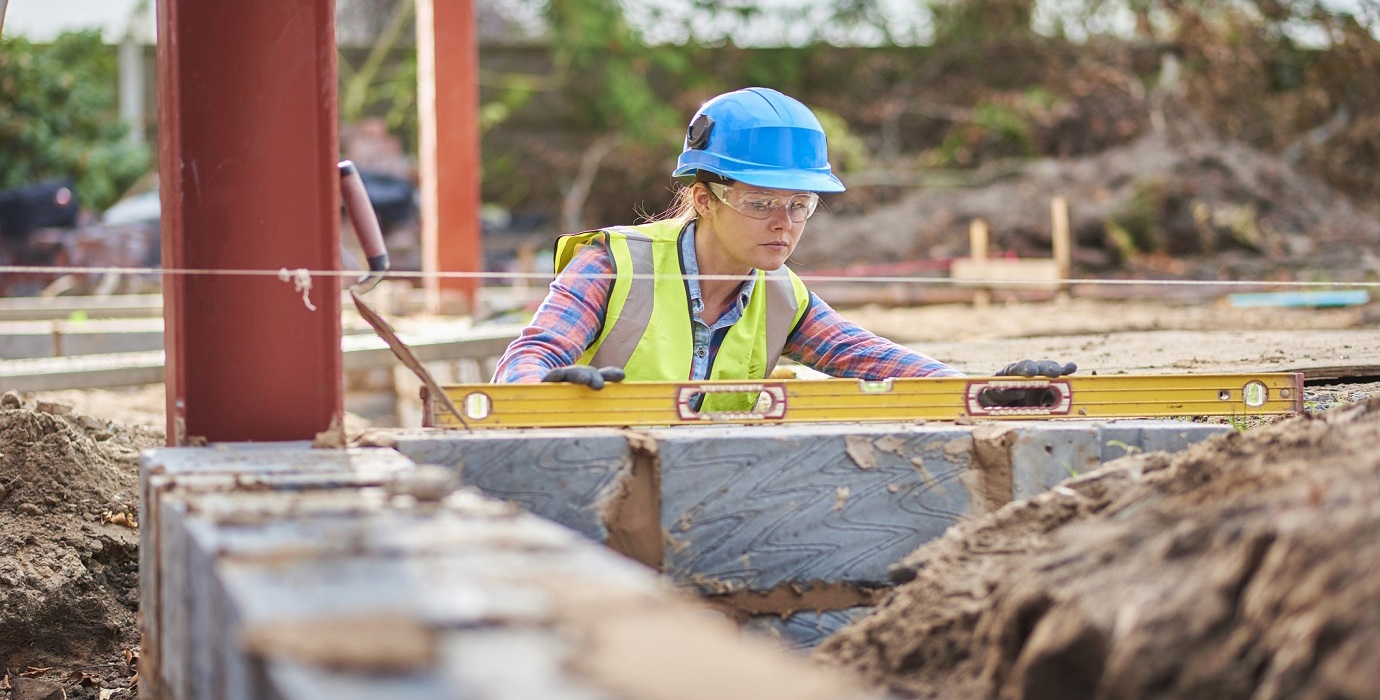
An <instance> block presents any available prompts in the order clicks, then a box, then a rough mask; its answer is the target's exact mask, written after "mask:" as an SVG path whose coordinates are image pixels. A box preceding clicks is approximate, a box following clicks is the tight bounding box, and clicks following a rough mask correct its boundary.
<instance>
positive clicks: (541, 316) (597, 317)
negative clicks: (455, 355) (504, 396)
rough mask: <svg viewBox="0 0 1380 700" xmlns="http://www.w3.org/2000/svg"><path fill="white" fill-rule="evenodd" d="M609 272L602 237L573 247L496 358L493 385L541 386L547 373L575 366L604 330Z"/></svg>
mask: <svg viewBox="0 0 1380 700" xmlns="http://www.w3.org/2000/svg"><path fill="white" fill-rule="evenodd" d="M612 273H613V258H612V256H610V255H609V251H608V246H607V244H606V243H605V242H604V240H603V238H602V237H599V238H595V239H593V240H591V241H590V242H588V243H585V244H584V245H581V246H580V247H579V248H576V250H575V255H574V257H573V258H572V259H571V261H570V264H569V265H566V267H565V269H564V270H562V271H561V274H560V275H559V276H557V277H556V279H555V280H554V281H553V282H552V283H551V289H550V291H549V292H547V294H546V298H545V299H543V300H542V302H541V306H539V307H538V308H537V313H536V315H535V316H533V317H532V323H531V324H530V325H528V326H527V327H526V328H524V329H522V334H521V335H519V336H518V338H517V340H514V341H513V342H512V343H510V344H509V345H508V349H507V350H506V351H504V353H503V357H501V358H499V361H498V370H497V371H495V372H494V379H493V381H494V383H496V384H508V383H514V382H539V381H541V379H542V377H544V376H546V373H547V372H549V371H551V370H553V369H555V368H557V367H567V366H569V365H573V364H575V361H576V360H578V359H580V356H581V355H583V354H584V352H585V348H587V347H589V345H590V344H591V343H593V342H594V339H595V338H597V337H598V335H599V330H600V328H602V327H603V324H604V310H605V307H606V306H607V304H608V298H609V291H610V290H611V289H612V288H613V277H612Z"/></svg>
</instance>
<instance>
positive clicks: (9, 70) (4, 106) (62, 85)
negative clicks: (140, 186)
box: [0, 32, 151, 210]
mask: <svg viewBox="0 0 1380 700" xmlns="http://www.w3.org/2000/svg"><path fill="white" fill-rule="evenodd" d="M115 70H116V69H115V53H114V50H113V49H112V48H111V47H107V46H105V45H103V44H102V43H101V38H100V35H99V34H97V33H95V32H80V33H69V34H64V35H62V36H60V37H58V38H57V40H55V41H54V42H53V43H51V44H45V45H36V44H32V43H30V42H28V41H26V40H24V39H21V38H9V37H6V38H3V39H0V189H6V188H10V187H20V186H24V185H31V184H34V183H36V182H39V181H42V180H47V179H54V178H58V179H61V178H71V179H72V180H73V181H74V182H75V184H76V191H77V195H78V197H79V198H80V199H81V202H82V204H83V206H87V207H92V208H95V209H97V210H100V209H104V208H106V207H108V206H110V205H111V204H113V203H114V202H115V201H116V200H117V199H118V198H119V197H120V195H122V194H124V192H125V190H126V189H127V188H128V187H129V186H130V185H132V184H133V183H134V182H135V181H136V180H138V179H139V178H140V177H141V176H142V175H144V173H145V172H146V171H147V170H148V169H149V167H150V165H151V159H150V154H149V151H148V149H147V148H146V147H144V146H143V145H141V144H136V143H134V142H133V141H131V140H129V139H128V138H127V136H128V134H129V127H128V126H126V125H125V124H124V123H123V122H121V121H120V120H119V114H118V112H119V110H118V105H117V103H116V85H117V84H118V83H117V79H116V72H115Z"/></svg>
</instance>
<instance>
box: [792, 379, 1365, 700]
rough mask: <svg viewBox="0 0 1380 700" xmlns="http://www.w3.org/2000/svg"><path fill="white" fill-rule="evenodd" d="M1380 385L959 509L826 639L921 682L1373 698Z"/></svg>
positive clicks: (1061, 691) (892, 673)
mask: <svg viewBox="0 0 1380 700" xmlns="http://www.w3.org/2000/svg"><path fill="white" fill-rule="evenodd" d="M1377 445H1380V398H1376V397H1372V398H1370V399H1369V400H1367V401H1365V402H1363V403H1358V404H1352V405H1346V406H1340V407H1338V408H1335V409H1332V410H1330V411H1327V412H1325V413H1321V414H1309V415H1304V416H1299V417H1296V418H1292V419H1289V420H1286V421H1282V422H1279V423H1276V424H1273V425H1270V426H1266V427H1262V428H1258V429H1254V430H1251V431H1249V432H1245V433H1241V432H1238V433H1232V434H1229V435H1226V436H1223V437H1222V438H1218V439H1214V440H1211V441H1208V442H1205V443H1202V444H1200V445H1198V446H1196V447H1194V448H1192V449H1190V450H1187V451H1185V452H1182V453H1178V454H1176V455H1172V456H1171V455H1167V454H1165V453H1152V454H1142V455H1134V456H1131V457H1127V458H1124V459H1121V460H1118V461H1116V462H1113V463H1110V464H1108V465H1107V466H1105V467H1104V468H1102V469H1099V470H1097V471H1095V472H1092V473H1089V474H1087V475H1083V476H1081V477H1079V478H1075V479H1072V480H1070V481H1067V482H1065V483H1064V484H1062V485H1061V486H1059V487H1056V488H1055V489H1053V490H1052V491H1050V492H1047V493H1045V494H1042V495H1040V496H1038V497H1036V498H1034V499H1031V500H1029V501H1021V502H1016V503H1012V504H1010V505H1008V506H1006V507H1003V508H1002V509H1001V510H999V511H997V512H995V513H992V514H990V515H988V516H984V517H981V518H976V519H974V520H971V521H967V522H964V523H961V524H959V525H957V526H955V527H954V528H952V529H951V530H950V531H949V532H948V533H946V534H945V536H944V537H942V538H941V539H939V540H935V541H933V542H931V543H929V544H927V545H925V546H924V547H922V548H920V549H919V550H916V551H915V552H914V553H912V554H911V555H910V556H908V557H907V558H906V559H904V560H903V562H902V563H903V567H901V569H900V575H901V576H902V577H903V578H904V577H905V576H907V575H909V574H910V573H912V572H913V575H914V578H913V580H911V581H909V582H907V583H905V584H904V585H901V586H899V587H898V588H897V589H895V590H894V591H893V592H892V593H891V594H890V595H889V596H888V597H887V598H886V599H885V600H884V601H883V602H882V603H881V605H880V606H879V607H878V609H877V611H876V612H875V613H874V614H873V615H871V616H869V617H867V618H864V619H863V620H860V621H859V622H857V623H855V624H854V625H852V626H850V627H848V628H845V629H844V630H841V631H840V632H839V633H837V634H835V635H834V636H833V637H831V638H829V639H827V640H826V641H825V642H824V643H823V644H821V646H820V647H818V648H817V649H816V650H815V652H814V659H815V660H816V661H818V662H819V663H821V664H824V665H826V666H832V667H840V668H844V669H848V670H850V671H853V672H855V673H857V674H859V675H861V676H862V677H863V678H864V679H866V680H868V681H870V682H872V683H874V684H876V685H879V686H883V687H886V688H889V689H890V690H892V691H894V692H895V693H897V694H898V695H900V696H903V697H908V698H1003V699H1012V700H1015V699H1035V698H1051V699H1052V698H1060V699H1063V700H1078V699H1079V698H1109V699H1110V698H1117V699H1120V700H1136V699H1141V698H1144V699H1151V698H1166V699H1168V698H1181V699H1182V698H1187V699H1192V698H1205V699H1206V698H1213V699H1231V698H1252V699H1255V700H1264V699H1268V698H1373V697H1377V696H1378V695H1380V664H1377V663H1376V662H1375V659H1377V658H1380V450H1377V449H1376V446H1377Z"/></svg>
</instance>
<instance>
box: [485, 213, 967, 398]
mask: <svg viewBox="0 0 1380 700" xmlns="http://www.w3.org/2000/svg"><path fill="white" fill-rule="evenodd" d="M687 237H688V236H687ZM687 247H688V249H689V255H691V256H693V255H694V246H693V245H689V246H687ZM689 262H690V261H689V260H687V264H689ZM613 272H614V269H613V258H612V256H611V255H610V254H609V251H608V246H607V244H606V243H605V242H604V240H603V239H602V238H596V239H594V240H592V241H590V242H588V243H586V244H584V245H582V246H580V247H579V248H577V249H576V251H575V254H574V257H573V258H572V259H571V261H570V264H568V265H566V267H565V269H564V270H562V271H561V273H560V275H558V276H557V278H556V280H555V281H553V282H552V283H551V289H550V292H549V293H548V294H547V296H546V299H545V300H543V301H542V303H541V306H539V307H538V308H537V313H536V315H535V316H534V317H533V318H532V322H531V324H529V325H528V326H527V327H526V328H524V329H523V330H522V333H521V335H519V336H518V338H517V339H516V340H514V341H513V342H512V343H511V344H510V345H509V346H508V349H507V351H505V352H504V353H503V357H502V358H501V359H500V360H499V362H498V370H497V371H496V372H495V374H494V379H493V381H494V382H496V383H512V382H538V381H541V378H542V377H544V376H546V373H547V372H548V371H550V370H552V369H555V368H557V367H566V366H569V365H573V364H575V362H576V360H578V359H579V358H580V356H581V355H583V354H584V352H585V348H587V347H589V345H590V344H591V343H593V342H594V341H595V339H596V338H597V337H598V335H599V332H600V330H601V329H602V328H603V324H604V312H605V306H606V305H607V303H608V298H609V292H610V290H611V289H612V288H613V279H612V275H613ZM696 286H698V285H696ZM739 304H741V301H739ZM693 321H694V323H695V324H697V325H696V330H704V329H707V328H709V327H708V326H707V325H706V324H704V322H703V321H701V320H700V319H699V317H698V314H696V317H695V318H694V319H693ZM715 326H716V328H717V329H716V330H715V331H714V332H713V333H712V334H710V348H709V360H710V361H709V362H705V363H703V364H702V366H703V367H704V368H705V369H704V371H706V372H707V369H708V367H709V366H710V365H711V364H712V360H713V357H714V355H715V353H717V352H718V349H719V345H720V344H721V343H722V342H723V338H724V335H725V331H726V330H727V326H726V325H725V326H723V327H718V326H719V324H718V323H716V324H715ZM697 335H699V334H697ZM783 355H785V356H786V357H789V358H790V359H792V360H794V361H796V362H799V363H800V364H802V365H805V366H807V367H811V368H813V369H815V370H818V371H820V372H823V373H825V374H828V375H830V376H833V377H848V378H856V379H868V380H877V379H886V378H888V377H956V376H962V373H961V372H959V371H958V370H955V369H954V368H952V367H950V366H948V365H946V364H944V363H942V362H940V361H938V360H935V359H934V358H932V357H929V356H927V355H924V354H922V353H919V352H916V351H915V350H911V349H910V348H906V347H903V346H901V345H898V344H896V343H894V342H892V341H890V340H887V339H885V338H881V337H879V336H877V335H875V334H873V333H872V332H870V331H868V330H866V329H864V328H862V327H861V326H859V325H857V324H856V323H853V322H852V321H849V320H848V319H845V318H844V317H843V316H841V315H840V314H839V313H838V312H837V311H835V310H834V309H833V308H831V307H830V306H829V305H828V304H826V303H825V302H824V300H823V299H820V298H819V297H818V296H816V295H815V294H814V292H811V293H810V306H809V309H808V310H807V311H806V312H805V317H804V318H803V319H801V322H800V324H799V325H798V326H797V327H796V329H795V331H794V332H792V333H791V335H790V337H789V338H787V340H786V347H785V350H784V352H783ZM696 365H700V363H696ZM693 374H695V372H694V370H693V369H692V375H693ZM686 379H690V380H698V379H705V377H703V376H689V377H686Z"/></svg>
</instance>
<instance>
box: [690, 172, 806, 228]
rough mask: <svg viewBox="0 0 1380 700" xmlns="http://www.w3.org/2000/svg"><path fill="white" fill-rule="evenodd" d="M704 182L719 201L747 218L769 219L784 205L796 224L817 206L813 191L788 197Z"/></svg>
mask: <svg viewBox="0 0 1380 700" xmlns="http://www.w3.org/2000/svg"><path fill="white" fill-rule="evenodd" d="M705 184H707V185H709V191H710V192H713V193H714V196H715V197H718V198H719V200H720V201H722V202H723V203H724V204H727V205H728V206H730V207H733V210H734V211H736V212H738V213H739V214H742V215H743V216H746V217H748V218H749V219H770V218H771V217H773V216H776V212H777V211H779V210H780V209H781V208H782V207H784V208H785V209H786V218H788V219H790V220H791V222H792V223H797V224H798V223H800V222H802V221H804V220H806V219H808V218H810V215H811V214H813V213H815V207H817V206H819V195H817V194H815V193H814V192H801V193H799V194H793V195H791V196H789V197H781V196H778V195H774V194H769V193H767V192H761V191H758V190H744V189H739V188H737V187H729V186H728V185H723V184H720V183H717V182H709V183H705Z"/></svg>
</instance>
